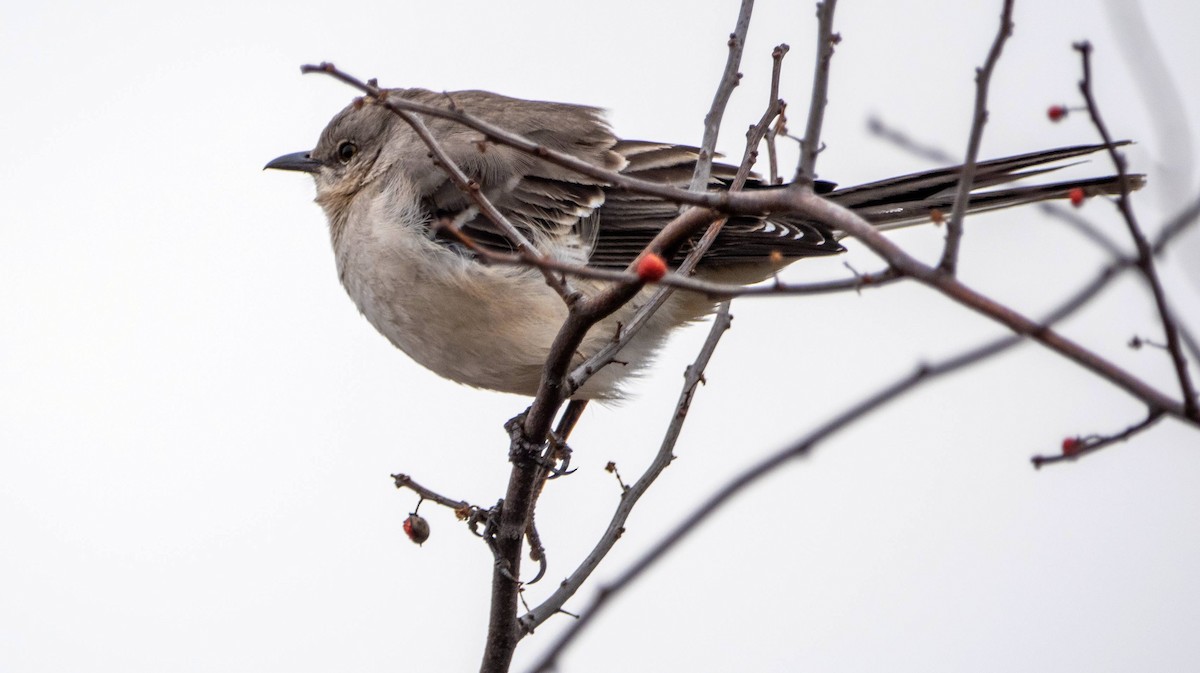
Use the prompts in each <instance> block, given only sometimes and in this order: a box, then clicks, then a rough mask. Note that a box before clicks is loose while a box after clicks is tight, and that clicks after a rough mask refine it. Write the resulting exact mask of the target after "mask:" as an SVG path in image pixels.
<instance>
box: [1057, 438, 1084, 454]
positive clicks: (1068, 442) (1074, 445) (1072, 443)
mask: <svg viewBox="0 0 1200 673" xmlns="http://www.w3.org/2000/svg"><path fill="white" fill-rule="evenodd" d="M1082 446H1083V442H1081V441H1079V438H1078V437H1067V438H1066V439H1064V440H1063V441H1062V452H1063V455H1064V456H1070V455H1074V454H1075V453H1076V452H1077V451H1079V449H1080V448H1081V447H1082Z"/></svg>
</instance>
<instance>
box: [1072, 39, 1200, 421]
mask: <svg viewBox="0 0 1200 673" xmlns="http://www.w3.org/2000/svg"><path fill="white" fill-rule="evenodd" d="M1075 49H1076V51H1078V52H1079V57H1080V59H1081V61H1082V65H1083V79H1082V80H1081V81H1080V82H1079V90H1080V92H1081V93H1083V98H1084V100H1085V101H1087V108H1088V114H1090V115H1091V117H1092V124H1093V125H1095V127H1096V130H1097V131H1098V132H1099V133H1100V137H1101V138H1103V139H1104V144H1105V145H1107V146H1108V153H1109V156H1110V157H1112V161H1113V165H1114V166H1116V169H1117V176H1118V179H1119V181H1120V185H1121V194H1120V196H1118V197H1117V208H1118V209H1119V210H1120V211H1121V215H1122V217H1124V219H1125V224H1126V227H1127V228H1128V229H1129V237H1130V238H1131V239H1133V243H1134V246H1135V247H1136V248H1137V256H1138V268H1139V269H1141V272H1142V276H1144V277H1145V279H1146V284H1147V285H1149V286H1150V291H1151V293H1152V294H1153V296H1154V303H1155V305H1156V306H1157V307H1158V315H1159V319H1160V320H1161V321H1162V326H1163V333H1164V334H1165V336H1166V338H1167V351H1168V352H1169V353H1170V354H1171V362H1172V364H1173V365H1174V367H1175V375H1176V377H1177V378H1178V379H1179V388H1180V392H1181V394H1182V396H1183V408H1184V412H1185V413H1186V414H1187V415H1188V416H1191V417H1200V408H1198V407H1197V399H1196V389H1195V387H1193V385H1192V380H1191V375H1190V374H1189V372H1188V362H1187V358H1185V357H1184V355H1183V346H1182V345H1181V344H1180V339H1179V330H1178V329H1177V327H1176V325H1175V319H1174V318H1173V317H1172V315H1171V309H1170V307H1169V306H1168V304H1167V295H1166V292H1165V291H1163V287H1162V283H1161V282H1160V281H1159V278H1158V269H1157V267H1156V265H1155V263H1154V250H1153V248H1151V246H1150V243H1149V241H1147V240H1146V236H1145V235H1144V234H1143V233H1142V228H1141V227H1140V226H1139V225H1138V221H1137V216H1136V214H1135V213H1134V211H1133V203H1132V201H1131V200H1130V198H1129V192H1130V181H1129V176H1128V174H1127V173H1126V170H1125V156H1124V155H1123V154H1122V153H1121V152H1119V151H1118V150H1117V148H1116V145H1115V144H1114V143H1113V139H1112V136H1111V135H1110V134H1109V132H1108V127H1107V126H1105V124H1104V120H1103V119H1102V118H1101V117H1100V108H1099V106H1098V105H1097V103H1096V99H1095V96H1094V95H1093V94H1092V64H1091V54H1092V45H1091V44H1090V43H1088V42H1079V43H1076V44H1075ZM1152 411H1157V410H1155V409H1152Z"/></svg>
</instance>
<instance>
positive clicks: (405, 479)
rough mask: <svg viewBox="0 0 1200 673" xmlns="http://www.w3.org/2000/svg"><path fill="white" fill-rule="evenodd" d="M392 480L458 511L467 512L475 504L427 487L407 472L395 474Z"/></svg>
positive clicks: (399, 485)
mask: <svg viewBox="0 0 1200 673" xmlns="http://www.w3.org/2000/svg"><path fill="white" fill-rule="evenodd" d="M392 481H394V482H395V484H396V488H407V489H408V490H410V491H412V492H414V493H416V494H417V495H419V496H421V498H422V499H424V500H430V501H433V502H436V503H437V504H439V505H442V506H443V507H449V508H450V509H452V510H454V511H456V512H466V511H468V510H470V509H472V507H473V505H471V503H469V502H467V501H466V500H455V499H454V498H451V497H448V496H444V495H442V494H441V493H438V492H437V491H435V490H433V489H431V488H427V487H425V486H422V485H420V484H418V483H417V482H415V481H413V478H412V477H410V476H408V475H407V474H393V475H392Z"/></svg>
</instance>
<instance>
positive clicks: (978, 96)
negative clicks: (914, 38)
mask: <svg viewBox="0 0 1200 673" xmlns="http://www.w3.org/2000/svg"><path fill="white" fill-rule="evenodd" d="M1012 10H1013V0H1004V9H1003V11H1001V13H1000V28H999V30H997V31H996V37H995V39H994V40H993V41H992V48H991V49H990V50H989V51H988V55H987V60H986V61H984V63H983V67H982V68H978V69H976V70H975V113H974V116H973V118H972V120H971V133H970V135H969V137H968V139H967V156H966V158H965V159H964V160H963V167H962V174H961V175H960V177H959V179H958V193H957V194H955V196H954V209H953V210H951V211H950V222H949V224H947V225H946V246H945V248H944V249H943V250H942V261H941V263H939V264H938V268H939V269H941V270H942V271H944V272H946V273H948V274H950V275H952V276H953V275H954V274H955V273H956V271H957V270H958V248H959V245H960V244H961V243H962V236H963V218H964V217H966V215H967V205H968V203H970V200H971V188H972V187H973V186H974V184H975V162H976V160H977V159H978V158H979V145H980V143H981V142H982V141H983V127H984V125H985V124H987V118H988V109H987V97H988V87H989V86H990V84H991V81H992V71H993V70H995V69H996V64H997V63H999V62H1000V54H1001V52H1003V51H1004V43H1005V42H1007V41H1008V38H1009V37H1010V36H1011V35H1012V32H1013V21H1012Z"/></svg>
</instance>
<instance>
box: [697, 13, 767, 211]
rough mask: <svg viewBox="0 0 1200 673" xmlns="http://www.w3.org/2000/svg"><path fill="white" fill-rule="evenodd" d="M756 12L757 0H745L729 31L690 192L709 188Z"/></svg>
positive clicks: (705, 120)
mask: <svg viewBox="0 0 1200 673" xmlns="http://www.w3.org/2000/svg"><path fill="white" fill-rule="evenodd" d="M753 12H754V0H742V6H741V9H740V10H738V18H737V23H736V24H735V25H734V27H733V32H732V33H730V34H729V55H728V56H727V57H726V59H725V70H724V72H722V73H721V83H720V84H719V85H717V91H716V93H714V94H713V102H712V106H710V107H709V109H708V114H706V115H704V139H703V141H702V142H701V143H700V156H698V157H696V168H695V170H694V171H693V172H692V182H691V184H690V185H689V186H688V191H691V192H703V191H706V190H707V189H708V178H709V174H710V173H711V171H712V160H713V156H714V154H713V153H714V152H716V148H717V136H718V135H720V133H721V120H722V119H724V117H725V108H726V106H727V105H728V104H729V99H730V97H731V96H733V90H734V89H735V88H737V85H738V82H740V81H741V79H742V73H740V72H738V70H739V69H740V68H741V65H742V51H743V50H744V49H745V47H746V34H747V33H748V32H749V31H750V15H751V14H752V13H753Z"/></svg>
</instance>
